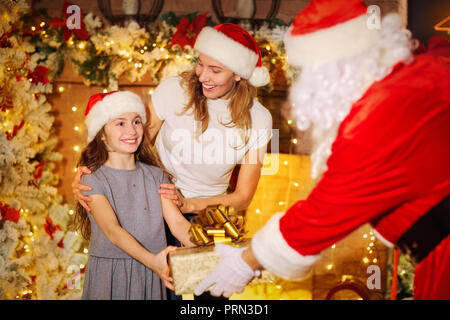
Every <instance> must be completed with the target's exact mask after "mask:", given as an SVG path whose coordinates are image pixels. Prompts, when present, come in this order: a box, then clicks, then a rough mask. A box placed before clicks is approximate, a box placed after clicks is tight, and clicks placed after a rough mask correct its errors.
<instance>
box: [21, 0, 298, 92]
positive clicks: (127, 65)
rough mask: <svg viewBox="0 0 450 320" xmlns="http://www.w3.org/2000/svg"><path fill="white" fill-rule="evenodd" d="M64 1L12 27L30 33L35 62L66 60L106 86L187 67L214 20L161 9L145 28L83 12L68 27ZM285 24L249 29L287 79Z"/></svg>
mask: <svg viewBox="0 0 450 320" xmlns="http://www.w3.org/2000/svg"><path fill="white" fill-rule="evenodd" d="M69 5H70V3H68V2H67V1H65V2H64V5H63V8H62V16H61V17H59V18H51V17H50V16H48V14H47V13H46V11H45V10H43V9H41V10H39V11H38V12H37V16H34V17H33V16H31V15H26V16H24V17H23V18H22V19H21V21H22V24H21V26H20V27H18V29H16V31H17V32H18V33H21V34H23V35H29V37H30V42H31V43H32V44H33V45H34V46H35V47H36V50H37V51H39V53H40V55H41V57H42V58H41V59H40V60H39V63H40V64H42V65H44V66H46V67H47V68H49V69H50V70H52V72H55V73H59V72H60V71H61V70H62V68H63V65H64V62H65V61H70V62H71V63H72V64H73V65H74V66H75V70H76V71H77V72H78V74H79V75H81V76H82V77H83V80H84V83H85V84H86V85H91V84H95V85H102V86H106V87H107V88H108V90H117V89H118V82H119V79H120V78H121V77H122V76H125V77H127V78H128V80H129V81H131V82H135V81H139V80H141V79H142V77H143V76H144V75H145V74H147V73H148V74H150V75H151V77H152V80H153V82H154V83H155V84H157V83H159V82H160V81H161V80H163V79H165V78H167V77H170V76H173V75H176V74H178V73H180V72H182V71H184V70H187V69H190V68H192V66H193V64H194V62H195V56H194V51H193V49H192V47H193V45H194V43H195V39H196V37H197V35H198V33H199V32H200V30H201V29H202V28H203V27H204V26H206V25H209V26H211V25H213V22H212V21H211V19H210V18H208V17H207V15H206V14H200V15H198V14H197V13H196V12H194V13H191V14H188V15H181V16H176V15H175V14H173V13H171V12H169V13H165V14H162V15H161V16H160V17H159V19H158V20H157V21H156V22H154V23H153V24H152V25H151V26H149V27H148V28H147V30H146V29H145V28H142V27H140V26H139V24H138V23H136V22H134V21H130V22H128V23H127V25H126V26H125V27H121V26H117V25H113V26H109V27H106V28H102V22H101V20H100V19H99V18H98V17H95V16H94V15H93V14H92V13H89V14H87V15H85V16H82V18H81V21H82V23H81V28H80V29H74V30H70V29H69V28H68V27H67V26H66V21H67V19H68V16H69V15H68V14H67V13H66V12H67V7H68V6H69ZM285 28H286V27H285V26H282V25H279V26H277V27H275V28H272V29H270V28H268V27H267V26H263V27H262V28H260V29H259V30H257V31H254V32H253V35H254V36H255V38H256V40H257V43H258V44H259V46H260V49H261V52H262V55H263V64H265V65H266V67H267V68H268V69H269V71H271V72H272V73H273V72H274V71H275V70H276V67H278V68H281V69H282V70H283V71H284V72H285V73H286V78H287V80H288V82H290V81H291V80H292V79H293V77H294V76H295V71H294V70H293V69H291V68H289V66H288V65H287V63H286V59H285V54H284V46H283V41H282V37H283V34H284V31H285ZM52 76H53V77H54V75H52ZM275 76H277V75H273V77H275ZM266 89H268V90H270V89H271V87H270V86H267V87H266Z"/></svg>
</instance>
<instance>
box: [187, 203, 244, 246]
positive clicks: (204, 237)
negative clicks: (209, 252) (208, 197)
mask: <svg viewBox="0 0 450 320" xmlns="http://www.w3.org/2000/svg"><path fill="white" fill-rule="evenodd" d="M244 225H245V219H244V217H243V216H242V215H241V214H238V213H237V212H236V210H235V209H234V208H233V207H232V206H228V207H225V206H224V205H216V206H209V207H207V208H206V209H205V210H203V211H201V212H200V213H199V214H198V215H197V216H196V217H195V218H194V219H192V226H191V228H190V229H189V234H190V236H191V241H192V242H193V243H195V244H196V245H199V246H200V245H207V244H217V243H231V242H232V241H236V240H238V239H239V238H241V237H242V236H243V235H244V233H245V232H244Z"/></svg>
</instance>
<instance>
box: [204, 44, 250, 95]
mask: <svg viewBox="0 0 450 320" xmlns="http://www.w3.org/2000/svg"><path fill="white" fill-rule="evenodd" d="M195 73H196V74H197V76H198V79H199V81H200V82H201V83H202V87H203V94H204V95H205V97H206V98H208V99H227V95H228V93H230V92H231V90H232V89H233V87H234V84H235V82H236V81H239V80H241V77H239V76H238V75H235V74H234V73H233V71H231V70H230V69H228V68H226V67H224V66H223V65H222V64H220V63H219V62H218V61H216V60H214V59H212V58H210V57H208V56H207V55H204V54H202V53H200V54H199V57H198V62H197V65H196V66H195Z"/></svg>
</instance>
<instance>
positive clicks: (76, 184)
mask: <svg viewBox="0 0 450 320" xmlns="http://www.w3.org/2000/svg"><path fill="white" fill-rule="evenodd" d="M90 173H92V172H91V170H89V169H88V167H85V166H82V167H79V168H77V173H76V174H75V177H74V178H73V181H72V192H73V195H74V197H75V199H76V200H77V201H78V202H79V203H80V204H81V205H82V206H83V208H85V209H86V210H87V211H91V209H90V208H89V206H88V205H87V203H86V202H90V201H92V199H91V197H89V196H84V195H83V194H82V193H81V190H87V191H89V190H92V188H91V187H89V186H85V185H83V184H80V181H81V176H82V175H83V174H90Z"/></svg>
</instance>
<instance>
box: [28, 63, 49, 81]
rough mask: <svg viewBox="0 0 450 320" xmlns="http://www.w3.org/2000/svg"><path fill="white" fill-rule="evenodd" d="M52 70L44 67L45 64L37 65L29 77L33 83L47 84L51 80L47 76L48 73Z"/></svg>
mask: <svg viewBox="0 0 450 320" xmlns="http://www.w3.org/2000/svg"><path fill="white" fill-rule="evenodd" d="M49 71H50V69H49V68H47V67H44V66H36V68H34V70H33V72H30V73H28V76H27V79H28V80H30V79H31V83H33V84H36V83H39V82H40V83H42V84H47V83H49V82H50V80H48V78H47V73H48V72H49Z"/></svg>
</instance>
